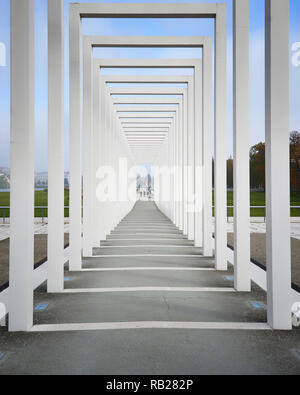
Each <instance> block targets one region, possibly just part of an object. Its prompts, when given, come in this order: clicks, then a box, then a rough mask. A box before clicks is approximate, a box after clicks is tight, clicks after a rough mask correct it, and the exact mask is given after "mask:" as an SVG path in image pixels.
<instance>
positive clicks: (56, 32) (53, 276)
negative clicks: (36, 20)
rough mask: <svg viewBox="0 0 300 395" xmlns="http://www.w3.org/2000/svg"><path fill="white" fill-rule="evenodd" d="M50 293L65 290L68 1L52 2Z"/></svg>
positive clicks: (49, 70)
mask: <svg viewBox="0 0 300 395" xmlns="http://www.w3.org/2000/svg"><path fill="white" fill-rule="evenodd" d="M48 97H49V99H48V283H47V288H48V292H61V291H62V290H63V288H64V1H63V0H48Z"/></svg>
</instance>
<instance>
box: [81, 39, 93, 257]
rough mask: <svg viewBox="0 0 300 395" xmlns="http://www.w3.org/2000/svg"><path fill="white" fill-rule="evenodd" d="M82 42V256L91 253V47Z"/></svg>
mask: <svg viewBox="0 0 300 395" xmlns="http://www.w3.org/2000/svg"><path fill="white" fill-rule="evenodd" d="M88 44H89V43H88V42H86V41H85V42H84V46H83V59H84V64H83V240H82V252H83V256H92V255H93V252H92V250H93V215H94V214H93V212H92V198H93V197H92V196H91V194H92V173H93V171H92V168H93V147H92V138H93V132H92V118H93V114H92V105H93V96H92V95H93V84H92V48H91V45H88Z"/></svg>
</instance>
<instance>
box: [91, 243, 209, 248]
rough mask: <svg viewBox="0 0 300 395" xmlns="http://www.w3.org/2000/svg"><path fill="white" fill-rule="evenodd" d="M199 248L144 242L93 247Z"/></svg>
mask: <svg viewBox="0 0 300 395" xmlns="http://www.w3.org/2000/svg"><path fill="white" fill-rule="evenodd" d="M148 247H151V248H201V247H194V246H191V245H176V244H175V245H165V244H156V245H151V244H148V245H147V244H145V245H125V246H101V247H95V248H148Z"/></svg>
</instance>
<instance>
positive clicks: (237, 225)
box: [233, 0, 251, 292]
mask: <svg viewBox="0 0 300 395" xmlns="http://www.w3.org/2000/svg"><path fill="white" fill-rule="evenodd" d="M233 26H234V40H233V80H234V81H233V106H234V111H233V125H234V160H233V162H234V199H233V200H234V259H235V265H234V286H235V288H236V290H237V291H243V292H249V291H250V289H251V281H250V266H249V261H250V229H249V222H250V209H249V206H250V169H249V145H250V143H249V133H250V115H249V114H250V85H249V73H250V70H249V62H250V59H249V58H250V53H249V0H234V1H233Z"/></svg>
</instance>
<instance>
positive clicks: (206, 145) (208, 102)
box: [195, 37, 213, 256]
mask: <svg viewBox="0 0 300 395" xmlns="http://www.w3.org/2000/svg"><path fill="white" fill-rule="evenodd" d="M198 68H199V67H197V68H196V70H195V73H198ZM199 72H201V71H199ZM202 81H203V83H202V84H203V90H202V97H203V99H202V106H203V111H202V114H203V139H202V160H203V183H202V193H203V223H202V237H203V255H204V256H212V255H213V238H212V231H213V230H212V226H213V223H212V220H213V218H212V149H213V147H212V133H213V128H212V120H213V111H212V92H213V90H212V43H211V38H210V37H206V38H205V45H204V48H203V71H202Z"/></svg>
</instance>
